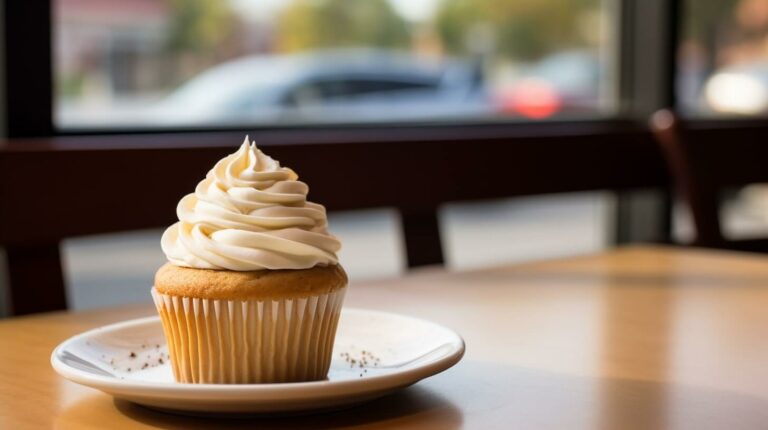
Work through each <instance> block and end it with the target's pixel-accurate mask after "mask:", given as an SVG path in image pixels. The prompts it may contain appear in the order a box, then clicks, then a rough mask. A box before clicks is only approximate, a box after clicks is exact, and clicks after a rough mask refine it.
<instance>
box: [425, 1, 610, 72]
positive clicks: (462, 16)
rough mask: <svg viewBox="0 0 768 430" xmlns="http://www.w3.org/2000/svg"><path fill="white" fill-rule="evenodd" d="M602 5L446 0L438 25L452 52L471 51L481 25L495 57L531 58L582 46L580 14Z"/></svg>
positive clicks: (583, 39)
mask: <svg viewBox="0 0 768 430" xmlns="http://www.w3.org/2000/svg"><path fill="white" fill-rule="evenodd" d="M600 6H601V2H600V0H528V1H521V0H511V1H499V0H445V1H444V2H443V3H442V5H441V7H440V10H439V11H438V14H437V19H436V27H437V31H438V33H439V35H440V37H441V39H442V40H443V42H444V44H445V47H446V50H447V51H448V52H449V53H452V54H466V53H467V52H468V51H470V48H469V46H468V45H469V44H468V42H467V35H469V34H471V33H472V32H473V31H476V30H475V29H478V28H483V27H484V28H485V29H486V31H489V32H490V34H491V35H492V36H493V39H494V44H495V50H496V54H497V55H498V56H501V57H507V58H516V59H535V58H538V57H540V56H542V55H545V54H547V53H549V52H552V51H553V50H558V49H567V48H569V47H572V46H583V45H584V44H585V43H586V41H585V37H584V34H583V31H582V30H583V29H582V28H580V27H579V25H580V20H579V17H580V16H581V15H582V14H583V13H586V12H592V11H595V10H597V9H599V8H600Z"/></svg>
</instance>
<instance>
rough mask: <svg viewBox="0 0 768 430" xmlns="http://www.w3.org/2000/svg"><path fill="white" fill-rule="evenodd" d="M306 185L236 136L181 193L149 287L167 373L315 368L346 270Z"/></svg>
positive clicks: (306, 375)
mask: <svg viewBox="0 0 768 430" xmlns="http://www.w3.org/2000/svg"><path fill="white" fill-rule="evenodd" d="M308 191H309V189H308V187H307V185H306V184H305V183H303V182H301V181H299V180H298V176H297V175H296V173H294V172H293V171H292V170H291V169H289V168H286V167H281V166H280V163H279V162H278V161H276V160H274V159H272V158H270V157H269V156H267V155H265V154H264V153H263V152H261V151H260V150H259V149H258V148H256V146H255V145H254V144H253V143H250V142H249V141H248V138H247V137H246V140H245V142H243V144H242V146H241V147H240V149H239V150H238V151H237V152H235V153H234V154H231V155H229V156H227V157H225V158H224V159H222V160H221V161H219V162H218V163H216V165H215V166H214V168H213V169H212V170H211V171H210V172H208V175H206V177H205V179H204V180H203V181H201V182H200V183H199V184H198V185H197V188H196V189H195V192H194V193H193V194H189V195H187V196H185V197H184V198H182V199H181V201H180V202H179V204H178V207H177V214H178V217H179V222H177V223H175V224H173V225H172V226H170V227H169V228H168V229H167V230H166V231H165V233H164V234H163V237H162V241H161V245H162V248H163V252H164V253H165V255H166V256H167V258H168V263H166V264H165V265H164V266H163V267H161V268H160V269H159V270H158V272H157V274H156V275H155V285H154V288H152V297H153V299H154V302H155V305H156V306H157V310H158V312H159V313H160V317H161V320H162V325H163V330H164V333H165V337H166V340H167V341H168V351H169V354H170V358H171V364H172V366H173V375H174V377H175V378H176V381H178V382H187V383H216V384H219V383H221V384H246V383H269V382H296V381H313V380H319V379H324V378H325V377H326V375H327V373H328V368H329V366H330V362H331V352H332V349H333V341H334V337H335V334H336V327H337V324H338V321H339V314H340V312H341V305H342V301H343V299H344V293H345V291H346V286H347V275H346V273H345V272H344V269H343V268H342V267H341V265H340V264H339V262H338V258H337V256H336V253H337V252H338V251H339V249H340V247H341V244H340V243H339V241H338V240H337V239H336V238H335V237H334V236H332V235H331V234H330V233H328V229H327V224H328V223H327V218H326V213H325V208H324V207H323V206H321V205H318V204H315V203H311V202H308V201H307V192H308Z"/></svg>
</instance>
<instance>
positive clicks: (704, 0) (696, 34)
mask: <svg viewBox="0 0 768 430" xmlns="http://www.w3.org/2000/svg"><path fill="white" fill-rule="evenodd" d="M741 2H742V1H741V0H717V1H713V0H687V1H685V2H683V11H682V12H683V13H684V14H685V15H684V17H685V24H684V25H683V36H684V37H689V38H694V39H702V38H705V37H707V36H708V35H710V34H711V33H712V32H713V31H714V30H715V27H717V26H718V25H722V24H724V23H725V22H726V21H725V20H726V19H728V18H731V17H732V16H733V12H734V9H735V8H736V6H737V5H738V4H739V3H741Z"/></svg>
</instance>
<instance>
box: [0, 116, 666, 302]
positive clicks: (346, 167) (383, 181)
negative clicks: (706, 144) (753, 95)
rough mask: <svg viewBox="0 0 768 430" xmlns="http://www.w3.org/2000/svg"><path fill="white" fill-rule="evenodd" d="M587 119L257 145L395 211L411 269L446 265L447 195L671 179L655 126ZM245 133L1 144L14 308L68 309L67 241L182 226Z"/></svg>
mask: <svg viewBox="0 0 768 430" xmlns="http://www.w3.org/2000/svg"><path fill="white" fill-rule="evenodd" d="M582 126H584V124H581V125H579V126H577V127H576V128H577V129H578V130H577V131H576V132H575V131H574V126H573V125H568V124H565V125H563V126H558V125H546V126H539V125H533V126H531V127H532V128H533V130H532V131H529V132H527V133H528V135H525V133H523V135H509V134H507V132H505V131H504V130H508V129H509V128H508V127H507V128H502V129H499V128H496V127H490V128H489V127H485V128H483V127H458V126H456V127H453V128H452V129H451V128H450V127H441V129H442V130H443V131H442V132H441V133H442V134H440V135H439V136H437V138H436V137H435V133H434V132H429V133H428V134H427V137H425V136H420V135H419V133H420V132H413V133H411V132H409V133H407V134H403V133H402V132H401V130H399V129H398V128H393V127H389V128H385V129H383V130H382V131H381V132H375V133H371V132H370V131H364V132H360V133H356V132H355V131H354V129H348V130H344V129H339V130H341V131H335V130H325V131H323V132H322V133H320V132H317V133H308V132H306V131H304V132H301V133H298V134H296V137H295V140H296V141H295V142H292V141H286V140H285V138H284V137H281V139H283V140H280V141H279V142H272V141H271V138H270V135H269V134H268V133H262V134H260V135H258V136H256V140H257V142H259V143H260V144H262V145H264V146H265V147H267V146H268V149H267V152H268V153H269V154H270V155H272V156H274V157H275V158H276V159H278V160H281V161H284V162H285V164H286V165H289V166H291V167H292V168H294V169H295V170H296V171H297V172H299V173H300V174H301V176H302V179H303V180H305V181H306V182H307V183H308V184H310V186H311V191H310V197H311V199H312V200H313V201H317V202H320V203H323V204H324V205H325V206H326V207H327V209H328V210H329V211H334V210H350V209H362V208H373V207H395V208H397V209H398V210H399V211H400V213H401V215H402V229H403V233H404V239H405V240H404V242H405V248H406V255H407V259H408V266H409V267H416V266H421V265H426V264H440V263H442V262H443V253H442V245H441V241H440V232H439V228H438V221H437V211H438V208H439V207H440V205H441V204H443V203H447V202H454V201H468V200H473V199H489V198H499V197H512V196H522V195H532V194H544V193H555V192H569V191H584V190H605V189H610V190H621V189H633V188H646V187H657V186H664V185H666V181H667V178H666V174H665V171H664V166H663V164H662V162H661V160H660V159H659V157H658V155H657V153H656V151H655V148H654V147H653V145H652V144H651V142H650V137H649V136H648V133H647V131H646V130H642V128H639V127H637V126H636V125H633V124H631V123H621V124H615V125H608V126H594V125H588V124H587V125H586V126H585V127H582ZM525 128H526V127H522V129H525ZM520 129H521V128H519V127H518V128H516V130H520ZM468 130H469V131H471V132H472V133H476V136H475V135H473V136H468ZM284 134H285V133H283V135H284ZM370 134H374V135H376V136H377V137H376V139H371V138H370V137H369V135H370ZM241 139H242V135H241V134H239V133H230V132H209V133H197V134H186V135H183V134H169V135H162V134H156V135H152V136H147V135H134V136H131V135H125V136H120V135H113V136H91V137H87V136H86V137H82V136H81V137H58V138H41V139H30V140H26V141H21V140H14V141H9V142H5V143H4V144H0V204H1V205H0V246H3V247H5V248H6V252H7V258H8V262H9V267H8V269H9V275H10V276H9V278H10V279H9V280H10V288H11V296H12V297H11V303H12V306H13V313H15V314H23V313H30V312H39V311H46V310H55V309H63V308H65V307H66V296H65V294H64V281H63V277H62V269H61V265H60V261H59V260H60V257H59V242H60V241H61V240H62V239H64V238H68V237H76V236H82V235H90V234H100V233H109V232H115V231H128V230H135V229H142V228H153V227H161V226H165V225H168V224H169V223H172V222H173V221H174V219H175V204H176V202H177V201H178V199H179V198H180V197H182V196H183V195H184V194H186V193H188V192H190V190H193V189H194V186H195V184H196V183H197V182H198V181H199V180H200V179H201V178H202V177H203V175H204V173H205V172H206V171H207V170H208V169H209V168H210V167H211V166H212V165H213V163H214V162H215V161H216V160H218V159H220V158H221V157H222V156H224V155H226V154H227V153H229V152H231V151H232V150H233V146H232V145H231V144H229V143H231V142H238V141H240V140H241ZM467 142H471V144H468V143H467ZM43 276H45V278H44V279H43V278H42V277H43ZM41 297H43V298H44V300H41Z"/></svg>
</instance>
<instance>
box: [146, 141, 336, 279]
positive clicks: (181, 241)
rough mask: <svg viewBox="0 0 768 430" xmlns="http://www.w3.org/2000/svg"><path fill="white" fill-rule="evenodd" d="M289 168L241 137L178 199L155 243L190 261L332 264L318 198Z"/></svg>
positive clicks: (237, 265)
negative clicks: (313, 200)
mask: <svg viewBox="0 0 768 430" xmlns="http://www.w3.org/2000/svg"><path fill="white" fill-rule="evenodd" d="M308 191H309V187H307V184H305V183H304V182H301V181H299V180H298V176H297V175H296V173H294V171H293V170H291V169H289V168H286V167H281V166H280V163H279V162H278V161H277V160H274V159H272V158H270V157H269V156H267V155H265V154H264V153H263V152H261V151H260V150H259V149H258V148H256V145H255V144H254V143H250V142H249V140H248V137H246V138H245V142H243V144H242V146H240V149H238V150H237V152H235V153H234V154H230V155H228V156H227V157H225V158H224V159H222V160H220V161H219V162H218V163H216V166H214V168H213V169H212V170H211V171H210V172H208V174H207V175H206V177H205V179H204V180H202V181H201V182H200V183H199V184H198V185H197V188H196V189H195V192H194V193H193V194H188V195H186V196H185V197H184V198H182V199H181V201H180V202H179V205H178V207H177V208H176V213H177V215H178V217H179V222H177V223H175V224H173V225H172V226H170V227H168V229H167V230H165V233H164V234H163V237H162V240H161V246H162V248H163V252H165V255H166V256H167V257H168V261H170V262H171V263H172V264H175V265H177V266H184V267H193V268H197V269H222V270H235V271H248V270H262V269H273V270H274V269H308V268H311V267H314V266H317V265H321V266H323V265H329V264H337V263H338V259H337V257H336V252H338V251H339V249H340V248H341V244H340V243H339V241H338V239H336V238H335V237H334V236H333V235H331V234H330V233H328V229H327V226H328V219H327V217H326V213H325V208H324V207H323V206H322V205H318V204H315V203H311V202H308V201H307V192H308Z"/></svg>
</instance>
